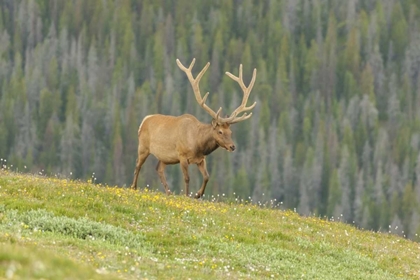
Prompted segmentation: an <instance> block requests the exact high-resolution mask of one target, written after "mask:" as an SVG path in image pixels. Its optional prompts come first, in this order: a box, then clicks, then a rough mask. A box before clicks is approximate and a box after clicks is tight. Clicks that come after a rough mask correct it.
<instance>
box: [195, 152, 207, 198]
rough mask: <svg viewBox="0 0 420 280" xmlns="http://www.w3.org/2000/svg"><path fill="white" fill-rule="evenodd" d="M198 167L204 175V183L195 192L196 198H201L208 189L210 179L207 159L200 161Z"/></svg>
mask: <svg viewBox="0 0 420 280" xmlns="http://www.w3.org/2000/svg"><path fill="white" fill-rule="evenodd" d="M197 167H198V170H200V172H201V174H202V175H203V184H202V185H201V188H200V190H199V191H198V192H197V193H196V194H195V198H200V197H202V196H203V194H204V191H205V190H206V185H207V182H208V181H209V173H208V172H207V164H206V159H203V160H202V161H201V162H200V163H198V164H197Z"/></svg>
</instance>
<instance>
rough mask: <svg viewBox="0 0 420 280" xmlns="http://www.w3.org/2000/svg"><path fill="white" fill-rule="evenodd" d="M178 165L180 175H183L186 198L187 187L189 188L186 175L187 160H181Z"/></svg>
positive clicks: (188, 176) (187, 175) (188, 177)
mask: <svg viewBox="0 0 420 280" xmlns="http://www.w3.org/2000/svg"><path fill="white" fill-rule="evenodd" d="M180 165H181V170H182V173H183V174H184V182H185V195H186V196H188V194H189V186H190V175H189V174H188V161H187V160H181V161H180Z"/></svg>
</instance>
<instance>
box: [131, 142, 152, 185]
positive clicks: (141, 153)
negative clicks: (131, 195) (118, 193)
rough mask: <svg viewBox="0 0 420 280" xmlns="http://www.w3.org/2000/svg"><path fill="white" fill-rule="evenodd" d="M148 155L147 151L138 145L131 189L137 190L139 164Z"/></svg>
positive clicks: (140, 164) (141, 163)
mask: <svg viewBox="0 0 420 280" xmlns="http://www.w3.org/2000/svg"><path fill="white" fill-rule="evenodd" d="M148 156H149V152H148V151H144V150H142V149H141V148H140V147H139V152H138V156H137V161H136V168H135V169H134V179H133V184H132V185H131V188H132V189H135V190H137V178H138V177H139V173H140V169H141V166H142V165H143V163H144V162H145V161H146V159H147V157H148Z"/></svg>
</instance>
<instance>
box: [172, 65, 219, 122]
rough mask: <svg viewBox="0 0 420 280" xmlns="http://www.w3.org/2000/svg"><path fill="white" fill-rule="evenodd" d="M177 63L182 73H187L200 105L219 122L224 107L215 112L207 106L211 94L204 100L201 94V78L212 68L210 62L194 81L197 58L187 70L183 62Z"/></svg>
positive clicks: (205, 96)
mask: <svg viewBox="0 0 420 280" xmlns="http://www.w3.org/2000/svg"><path fill="white" fill-rule="evenodd" d="M176 63H177V64H178V67H179V68H181V70H182V71H184V72H185V74H187V77H188V80H189V81H190V83H191V86H192V88H193V91H194V95H195V99H196V100H197V102H198V104H200V106H201V107H203V109H204V110H206V112H207V113H209V114H210V116H211V117H212V118H213V119H215V120H216V121H219V115H220V112H221V111H222V107H220V109H219V110H218V111H217V113H216V112H214V111H213V110H212V109H211V108H210V107H209V106H207V105H206V103H205V102H206V100H207V97H208V96H209V93H208V92H207V93H206V94H205V95H204V97H203V98H201V93H200V86H199V83H200V79H201V77H203V75H204V73H205V72H206V71H207V68H209V66H210V62H207V64H206V66H204V68H203V70H201V72H200V73H198V75H197V77H196V78H195V79H194V77H193V75H192V73H191V70H192V68H193V67H194V64H195V58H194V59H193V60H192V62H191V64H190V66H189V67H188V68H186V67H185V66H184V65H183V64H182V63H181V61H179V59H177V60H176Z"/></svg>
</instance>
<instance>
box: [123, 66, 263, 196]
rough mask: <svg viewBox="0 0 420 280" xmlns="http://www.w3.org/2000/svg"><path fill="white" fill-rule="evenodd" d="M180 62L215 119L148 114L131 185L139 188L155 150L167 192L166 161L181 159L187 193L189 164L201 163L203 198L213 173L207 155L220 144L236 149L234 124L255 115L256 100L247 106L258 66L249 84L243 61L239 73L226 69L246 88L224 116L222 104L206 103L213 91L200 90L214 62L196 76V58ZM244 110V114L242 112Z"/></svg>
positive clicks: (159, 173) (142, 128)
mask: <svg viewBox="0 0 420 280" xmlns="http://www.w3.org/2000/svg"><path fill="white" fill-rule="evenodd" d="M176 63H177V64H178V66H179V68H181V70H182V71H184V72H185V74H186V75H187V77H188V80H189V81H190V83H191V86H192V89H193V91H194V95H195V99H196V100H197V102H198V104H200V106H201V107H202V108H203V109H204V110H205V111H206V112H207V113H208V114H209V115H210V116H211V117H212V118H213V120H212V121H211V123H210V124H206V123H202V122H200V121H199V120H197V118H196V117H194V116H192V115H190V114H184V115H181V116H179V117H174V116H166V115H159V114H156V115H149V116H146V117H145V118H144V119H143V121H142V123H141V124H140V127H139V130H138V137H139V146H138V157H137V161H136V168H135V170H134V180H133V185H132V186H131V188H133V189H137V178H138V175H139V172H140V169H141V166H142V165H143V163H144V162H145V160H146V159H147V157H148V156H149V155H150V154H152V155H154V156H155V157H156V158H157V159H158V160H159V162H158V164H157V166H156V170H157V173H158V175H159V178H160V180H161V182H162V184H163V186H164V188H165V191H166V194H170V193H171V192H170V190H169V187H168V183H167V182H166V178H165V173H164V171H165V167H166V165H169V164H177V163H180V164H181V169H182V173H183V175H184V181H185V194H186V195H187V196H188V194H189V180H190V178H189V175H188V165H189V164H196V165H197V166H198V170H199V171H200V172H201V174H202V175H203V183H202V185H201V188H200V190H199V191H198V192H197V193H196V195H195V197H196V198H200V197H201V196H202V195H203V194H204V191H205V189H206V185H207V182H208V180H209V173H208V172H207V167H206V156H207V155H209V154H211V153H212V152H213V151H214V150H216V149H217V148H219V147H222V148H224V149H226V150H228V151H230V152H233V151H234V150H235V144H234V143H233V141H232V137H231V135H232V131H231V130H230V125H231V124H234V123H237V122H240V121H244V120H247V119H249V118H250V117H251V116H252V113H250V114H247V113H246V111H249V110H251V109H253V108H254V107H255V105H256V102H255V103H254V104H252V105H251V106H249V107H247V106H246V103H247V101H248V97H249V94H250V93H251V90H252V87H253V86H254V82H255V77H256V74H257V69H254V72H253V75H252V79H251V82H250V84H249V86H248V87H247V86H245V84H244V81H243V78H242V64H241V65H240V66H239V76H238V77H236V76H234V75H232V74H231V73H229V72H226V75H228V76H229V77H230V78H231V79H233V80H234V81H236V82H237V83H238V84H239V85H240V87H241V89H242V91H243V99H242V103H241V105H239V107H238V108H236V109H235V110H234V111H233V112H232V114H230V116H228V117H224V118H223V117H221V116H220V113H221V111H222V108H221V107H220V109H219V110H218V111H217V112H215V111H213V110H212V109H211V108H210V107H208V106H207V105H206V100H207V97H208V95H209V93H208V92H207V93H206V94H205V95H204V97H202V96H201V93H200V87H199V83H200V79H201V78H202V77H203V75H204V73H205V72H206V70H207V68H208V67H209V66H210V63H209V62H208V63H207V64H206V66H205V67H204V68H203V69H202V70H201V72H200V73H199V74H198V75H197V77H196V78H194V77H193V75H192V73H191V70H192V68H193V66H194V64H195V59H193V60H192V62H191V64H190V66H189V67H188V68H187V67H185V66H184V65H183V64H182V63H181V62H180V61H179V59H177V60H176ZM240 113H243V114H242V115H241V116H238V115H239V114H240Z"/></svg>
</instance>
